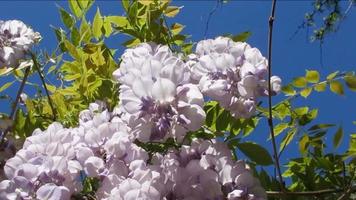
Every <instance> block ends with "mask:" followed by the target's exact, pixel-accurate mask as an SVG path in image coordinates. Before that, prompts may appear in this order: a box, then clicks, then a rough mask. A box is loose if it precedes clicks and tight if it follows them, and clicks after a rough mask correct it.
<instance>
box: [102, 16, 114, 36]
mask: <svg viewBox="0 0 356 200" xmlns="http://www.w3.org/2000/svg"><path fill="white" fill-rule="evenodd" d="M103 27H104V33H105V37H109V36H110V35H111V33H112V26H111V22H110V21H109V20H107V18H104V24H103Z"/></svg>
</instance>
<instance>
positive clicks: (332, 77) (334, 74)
mask: <svg viewBox="0 0 356 200" xmlns="http://www.w3.org/2000/svg"><path fill="white" fill-rule="evenodd" d="M338 73H339V71H336V72H333V73H331V74H329V75H328V76H327V77H326V79H327V80H332V79H334V78H335V77H336V75H337V74H338Z"/></svg>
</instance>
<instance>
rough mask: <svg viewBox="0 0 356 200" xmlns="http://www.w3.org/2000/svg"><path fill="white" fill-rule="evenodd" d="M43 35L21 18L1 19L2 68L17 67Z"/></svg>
mask: <svg viewBox="0 0 356 200" xmlns="http://www.w3.org/2000/svg"><path fill="white" fill-rule="evenodd" d="M40 39H41V35H40V34H39V33H38V32H34V31H33V30H32V29H31V28H30V27H28V26H27V25H26V24H24V23H23V22H22V21H19V20H8V21H0V69H1V68H4V67H14V68H15V67H17V66H18V65H19V62H20V60H22V59H24V58H25V56H26V52H27V51H28V50H29V49H30V48H31V47H32V46H33V45H34V44H35V43H37V42H39V40H40Z"/></svg>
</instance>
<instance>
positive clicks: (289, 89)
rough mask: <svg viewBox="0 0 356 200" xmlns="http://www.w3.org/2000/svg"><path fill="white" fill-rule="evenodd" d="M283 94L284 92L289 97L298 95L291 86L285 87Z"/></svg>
mask: <svg viewBox="0 0 356 200" xmlns="http://www.w3.org/2000/svg"><path fill="white" fill-rule="evenodd" d="M282 92H284V93H285V94H286V95H287V96H293V95H295V94H296V93H297V92H296V91H295V90H294V89H293V87H292V86H291V85H286V86H284V87H283V88H282Z"/></svg>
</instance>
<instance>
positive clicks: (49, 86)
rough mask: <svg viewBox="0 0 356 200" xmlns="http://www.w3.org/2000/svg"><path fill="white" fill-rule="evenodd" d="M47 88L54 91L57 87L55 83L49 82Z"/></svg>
mask: <svg viewBox="0 0 356 200" xmlns="http://www.w3.org/2000/svg"><path fill="white" fill-rule="evenodd" d="M47 88H48V90H49V91H50V92H51V93H54V92H55V91H56V89H57V88H56V86H55V85H51V84H47Z"/></svg>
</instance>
